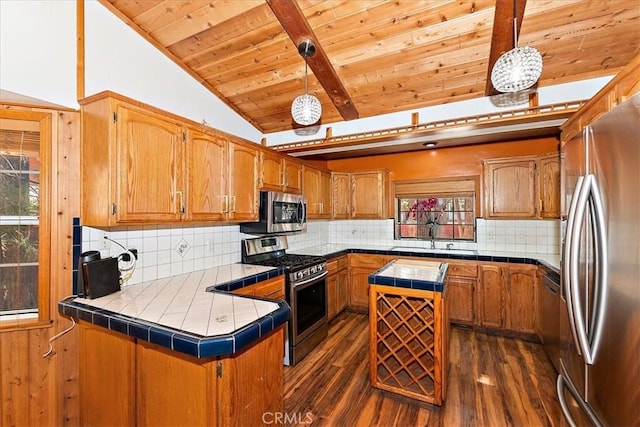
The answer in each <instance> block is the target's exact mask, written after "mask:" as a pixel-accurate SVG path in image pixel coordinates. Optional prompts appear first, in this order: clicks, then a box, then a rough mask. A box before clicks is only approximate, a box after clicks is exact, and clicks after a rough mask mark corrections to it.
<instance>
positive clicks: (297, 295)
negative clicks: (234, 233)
mask: <svg viewBox="0 0 640 427" xmlns="http://www.w3.org/2000/svg"><path fill="white" fill-rule="evenodd" d="M288 247H289V246H288V243H287V238H286V236H265V237H259V238H256V239H245V240H243V241H242V262H243V263H244V264H259V265H267V266H273V267H282V268H284V269H285V271H286V281H285V283H286V285H285V286H286V289H285V294H286V300H287V302H288V303H289V306H290V307H291V319H290V320H289V325H288V332H287V340H286V341H287V343H286V344H285V364H286V365H295V364H296V363H298V362H299V361H300V360H302V358H304V357H305V356H306V355H307V354H308V353H309V352H310V351H311V350H312V349H313V348H315V347H316V346H317V345H318V344H319V343H320V342H321V341H322V340H323V339H324V338H326V336H327V331H328V329H329V328H328V317H327V279H326V278H327V260H326V259H325V258H324V257H321V256H313V255H295V254H288V253H286V250H287V249H288Z"/></svg>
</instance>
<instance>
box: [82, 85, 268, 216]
mask: <svg viewBox="0 0 640 427" xmlns="http://www.w3.org/2000/svg"><path fill="white" fill-rule="evenodd" d="M80 103H81V105H82V108H81V118H82V146H81V156H82V182H81V193H82V212H81V221H82V224H83V225H89V226H114V225H125V224H163V223H172V222H182V221H220V220H224V221H233V220H236V221H244V220H255V219H256V218H257V217H258V208H257V206H258V193H257V188H258V187H257V182H258V179H257V178H258V175H257V174H258V148H257V147H256V148H254V147H251V145H252V144H251V143H248V142H247V143H245V142H235V141H232V140H231V137H229V136H228V135H226V134H224V133H222V132H218V131H216V130H214V129H208V128H204V127H201V126H199V125H198V124H197V123H194V122H191V121H189V120H187V119H183V118H180V117H178V116H175V115H173V114H171V113H167V112H164V111H162V110H159V109H156V108H153V107H150V106H148V105H145V104H142V103H139V102H137V101H134V100H130V99H128V98H125V97H123V96H121V95H118V94H114V93H112V92H103V93H100V94H97V95H94V96H92V97H90V98H86V99H84V100H81V101H80Z"/></svg>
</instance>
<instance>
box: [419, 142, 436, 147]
mask: <svg viewBox="0 0 640 427" xmlns="http://www.w3.org/2000/svg"><path fill="white" fill-rule="evenodd" d="M437 144H438V143H437V142H425V143H424V144H422V146H423V147H427V148H433V147H435V146H436V145H437Z"/></svg>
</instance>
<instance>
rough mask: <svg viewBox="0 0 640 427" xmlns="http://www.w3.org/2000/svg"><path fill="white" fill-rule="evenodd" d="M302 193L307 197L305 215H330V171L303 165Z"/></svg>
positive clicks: (326, 216)
mask: <svg viewBox="0 0 640 427" xmlns="http://www.w3.org/2000/svg"><path fill="white" fill-rule="evenodd" d="M302 193H303V194H304V196H305V197H306V199H307V217H308V218H310V219H314V218H330V217H331V173H330V172H328V171H323V170H320V169H316V168H314V167H311V166H306V165H305V166H304V167H303V181H302Z"/></svg>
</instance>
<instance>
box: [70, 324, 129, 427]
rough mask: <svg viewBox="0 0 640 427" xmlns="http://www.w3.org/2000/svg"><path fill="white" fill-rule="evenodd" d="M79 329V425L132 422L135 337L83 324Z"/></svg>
mask: <svg viewBox="0 0 640 427" xmlns="http://www.w3.org/2000/svg"><path fill="white" fill-rule="evenodd" d="M78 331H79V334H78V346H79V352H80V357H79V360H80V425H83V426H132V425H135V424H136V405H135V401H136V387H135V372H136V368H135V360H136V359H135V355H136V344H135V339H134V338H131V337H129V336H126V335H123V334H119V333H116V332H111V331H109V330H107V329H104V328H100V327H97V326H93V325H87V324H84V323H80V324H79V325H78Z"/></svg>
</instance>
